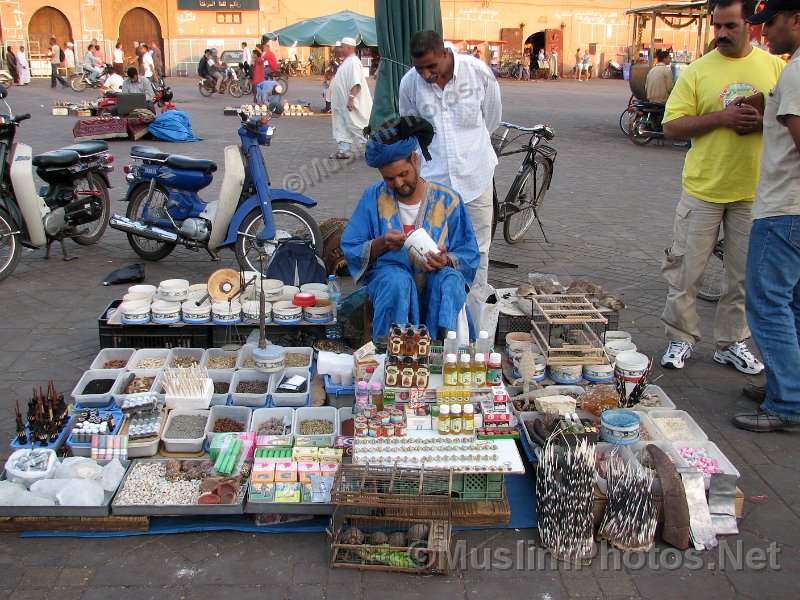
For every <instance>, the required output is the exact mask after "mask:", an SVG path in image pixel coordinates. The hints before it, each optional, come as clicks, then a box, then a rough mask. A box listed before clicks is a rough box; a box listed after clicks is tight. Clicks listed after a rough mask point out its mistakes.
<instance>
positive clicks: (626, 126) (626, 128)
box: [619, 106, 636, 135]
mask: <svg viewBox="0 0 800 600" xmlns="http://www.w3.org/2000/svg"><path fill="white" fill-rule="evenodd" d="M635 116H636V110H635V109H634V108H633V107H631V106H629V107H628V108H626V109H625V110H623V111H622V114H621V115H620V116H619V128H620V129H622V133H624V134H625V135H630V134H631V123H632V122H633V119H634V117H635Z"/></svg>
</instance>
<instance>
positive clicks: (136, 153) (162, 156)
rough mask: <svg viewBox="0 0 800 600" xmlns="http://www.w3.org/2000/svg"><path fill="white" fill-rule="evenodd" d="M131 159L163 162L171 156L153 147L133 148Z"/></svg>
mask: <svg viewBox="0 0 800 600" xmlns="http://www.w3.org/2000/svg"><path fill="white" fill-rule="evenodd" d="M131 158H141V159H142V160H156V161H160V162H163V161H165V160H167V159H168V158H169V154H168V153H166V152H162V151H161V150H159V149H158V148H153V147H152V146H131Z"/></svg>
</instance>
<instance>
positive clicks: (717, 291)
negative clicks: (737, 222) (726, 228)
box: [697, 240, 725, 302]
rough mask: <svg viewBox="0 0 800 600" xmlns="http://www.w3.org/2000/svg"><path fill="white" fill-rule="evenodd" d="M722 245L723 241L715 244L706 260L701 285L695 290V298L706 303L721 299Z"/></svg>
mask: <svg viewBox="0 0 800 600" xmlns="http://www.w3.org/2000/svg"><path fill="white" fill-rule="evenodd" d="M722 243H723V240H720V241H719V242H717V245H716V246H715V248H714V252H713V254H712V256H711V258H710V259H708V266H706V272H705V275H704V276H703V283H702V285H701V286H700V289H699V290H697V297H698V298H700V299H701V300H705V301H706V302H719V299H720V298H722V283H723V282H724V281H725V264H724V262H723V260H722V258H723V249H722Z"/></svg>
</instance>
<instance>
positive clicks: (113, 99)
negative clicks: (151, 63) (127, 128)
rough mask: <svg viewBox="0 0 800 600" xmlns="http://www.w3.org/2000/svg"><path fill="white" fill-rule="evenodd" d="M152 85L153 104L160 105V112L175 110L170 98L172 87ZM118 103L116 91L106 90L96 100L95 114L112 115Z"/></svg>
mask: <svg viewBox="0 0 800 600" xmlns="http://www.w3.org/2000/svg"><path fill="white" fill-rule="evenodd" d="M153 87H154V89H155V95H154V96H153V104H154V105H155V106H158V107H160V108H161V112H162V113H165V112H167V111H168V110H175V105H174V104H173V103H172V98H173V97H174V96H173V94H172V89H171V88H170V87H169V86H167V85H164V84H163V83H162V84H160V85H155V86H153ZM118 103H119V99H118V98H117V92H112V91H107V92H106V93H105V94H104V95H103V97H102V98H100V100H99V101H98V102H97V116H98V117H108V116H111V115H113V114H114V109H115V108H116V107H117V104H118Z"/></svg>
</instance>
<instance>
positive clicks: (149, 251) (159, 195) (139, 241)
mask: <svg viewBox="0 0 800 600" xmlns="http://www.w3.org/2000/svg"><path fill="white" fill-rule="evenodd" d="M149 191H150V188H149V187H148V186H146V185H143V186H141V187H140V188H139V189H138V190H136V191H135V192H134V193H133V196H131V199H130V202H128V211H127V212H126V213H125V216H127V217H128V218H129V219H130V220H132V221H142V213H143V212H144V209H145V203H146V202H147V195H148V193H149ZM166 204H167V195H166V194H165V193H164V190H162V189H160V188H156V189H155V191H154V192H153V198H152V200H151V201H150V206H148V207H147V211H148V213H149V214H153V213H156V214H157V215H163V216H164V217H165V218H166ZM128 243H129V244H130V245H131V248H133V251H134V252H136V254H138V255H139V256H141V257H142V258H143V259H145V260H161V259H163V258H166V257H167V256H169V254H170V253H171V252H172V251H173V250H174V249H175V244H169V243H166V242H159V241H158V240H150V239H147V238H143V237H141V236H138V235H133V234H132V233H129V234H128Z"/></svg>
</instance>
